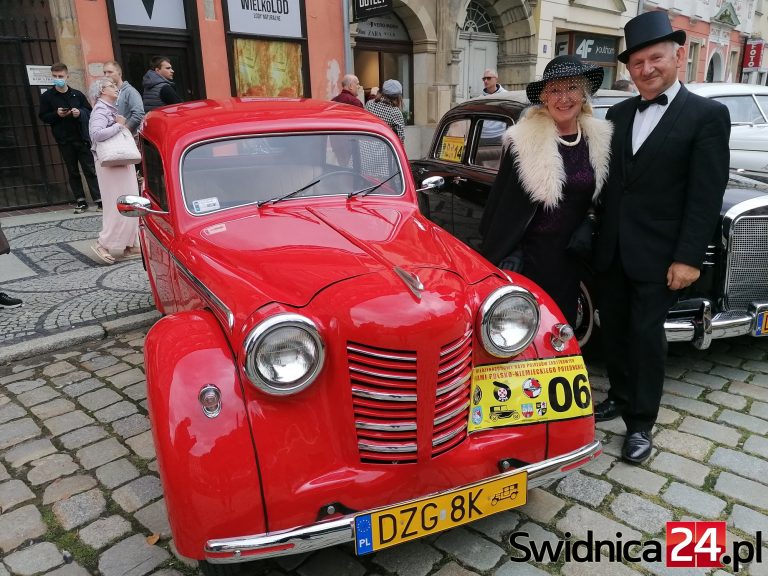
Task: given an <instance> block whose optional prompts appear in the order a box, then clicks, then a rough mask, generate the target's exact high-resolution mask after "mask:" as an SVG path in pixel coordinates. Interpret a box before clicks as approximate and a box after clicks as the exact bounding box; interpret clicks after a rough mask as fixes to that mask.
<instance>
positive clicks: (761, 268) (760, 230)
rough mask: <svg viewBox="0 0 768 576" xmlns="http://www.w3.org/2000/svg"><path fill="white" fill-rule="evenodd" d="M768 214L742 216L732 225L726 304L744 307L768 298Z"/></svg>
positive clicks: (735, 307)
mask: <svg viewBox="0 0 768 576" xmlns="http://www.w3.org/2000/svg"><path fill="white" fill-rule="evenodd" d="M767 278H768V218H766V217H751V216H744V217H741V218H738V219H737V220H736V222H735V223H734V226H733V231H732V235H731V239H730V249H729V252H728V273H727V276H726V285H725V294H726V303H727V308H728V309H730V310H746V309H747V307H748V306H749V304H750V303H751V302H753V301H758V300H762V301H765V300H768V280H766V279H767Z"/></svg>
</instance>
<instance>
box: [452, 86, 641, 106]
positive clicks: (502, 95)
mask: <svg viewBox="0 0 768 576" xmlns="http://www.w3.org/2000/svg"><path fill="white" fill-rule="evenodd" d="M631 96H633V94H632V93H631V92H626V91H624V90H607V89H603V88H601V89H599V90H598V91H597V92H596V93H595V97H596V98H600V97H617V98H630V97H631ZM490 102H513V103H516V104H522V105H523V106H531V101H530V100H528V96H527V95H526V93H525V90H507V91H506V92H497V93H496V94H491V95H489V96H475V97H474V98H470V99H469V100H465V101H464V102H462V103H461V104H459V105H457V106H456V107H454V108H453V110H455V109H456V108H460V107H465V106H472V105H475V104H484V103H490Z"/></svg>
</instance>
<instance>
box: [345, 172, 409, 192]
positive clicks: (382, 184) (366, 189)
mask: <svg viewBox="0 0 768 576" xmlns="http://www.w3.org/2000/svg"><path fill="white" fill-rule="evenodd" d="M399 174H400V171H399V170H398V171H397V172H395V173H394V174H392V175H391V176H389V177H388V178H387V179H386V180H382V181H381V182H379V183H378V184H374V185H373V186H368V188H363V189H361V190H355V191H354V192H350V193H349V194H347V198H352V197H353V196H365V195H367V194H370V193H371V192H373V191H374V190H378V189H379V188H381V187H382V186H384V184H386V183H387V182H389V181H390V180H392V178H394V177H395V176H398V175H399Z"/></svg>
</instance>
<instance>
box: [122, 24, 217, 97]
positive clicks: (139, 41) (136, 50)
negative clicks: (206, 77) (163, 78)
mask: <svg viewBox="0 0 768 576" xmlns="http://www.w3.org/2000/svg"><path fill="white" fill-rule="evenodd" d="M156 39H157V35H156V34H149V33H146V34H132V35H131V36H128V34H126V33H124V32H121V34H120V64H121V65H122V67H123V80H127V81H128V82H130V83H131V86H133V87H134V88H136V90H138V91H139V93H142V92H144V87H143V86H142V83H141V80H142V78H143V77H144V74H145V73H146V72H147V70H149V62H150V60H152V58H153V57H154V56H167V57H168V58H170V59H171V66H173V71H174V76H173V83H174V84H175V85H176V92H178V94H179V96H181V99H182V100H184V101H185V102H187V101H189V100H198V99H199V98H202V97H203V95H202V94H201V93H200V88H199V85H200V78H199V75H198V74H197V72H196V71H195V70H194V68H193V66H192V64H193V62H194V58H193V56H192V55H193V51H192V46H191V44H190V43H188V42H187V41H186V39H184V38H179V39H178V40H177V41H172V42H168V43H164V44H157V43H156Z"/></svg>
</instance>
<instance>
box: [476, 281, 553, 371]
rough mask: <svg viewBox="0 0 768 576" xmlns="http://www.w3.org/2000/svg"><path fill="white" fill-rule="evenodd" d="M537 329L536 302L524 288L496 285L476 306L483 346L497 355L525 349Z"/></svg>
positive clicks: (510, 354)
mask: <svg viewBox="0 0 768 576" xmlns="http://www.w3.org/2000/svg"><path fill="white" fill-rule="evenodd" d="M538 329H539V305H538V303H537V302H536V299H535V298H534V297H533V294H531V293H530V292H528V290H526V289H525V288H521V287H519V286H504V287H503V288H498V289H497V290H494V291H493V292H492V293H491V295H490V296H488V298H486V299H485V302H483V305H482V307H481V308H480V335H481V339H482V341H483V347H484V348H485V350H486V351H487V352H488V353H489V354H491V355H492V356H496V357H497V358H509V357H511V356H514V355H515V354H519V353H520V352H522V351H523V350H525V348H526V347H527V346H528V345H529V344H530V343H531V341H532V340H533V337H534V336H535V335H536V332H537V331H538Z"/></svg>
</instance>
